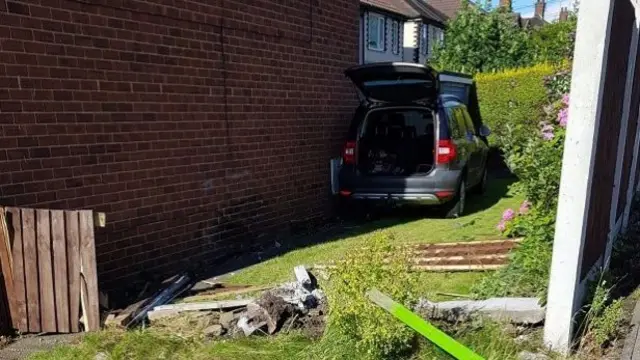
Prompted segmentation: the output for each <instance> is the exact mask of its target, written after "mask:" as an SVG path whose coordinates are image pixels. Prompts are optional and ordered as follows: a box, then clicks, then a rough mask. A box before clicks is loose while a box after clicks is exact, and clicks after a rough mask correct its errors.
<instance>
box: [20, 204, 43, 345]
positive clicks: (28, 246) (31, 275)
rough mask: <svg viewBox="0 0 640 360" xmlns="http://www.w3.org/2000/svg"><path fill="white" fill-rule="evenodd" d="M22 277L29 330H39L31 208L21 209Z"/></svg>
mask: <svg viewBox="0 0 640 360" xmlns="http://www.w3.org/2000/svg"><path fill="white" fill-rule="evenodd" d="M21 213H22V241H23V249H24V250H23V255H24V278H25V282H26V284H27V319H28V321H29V332H32V333H33V332H40V331H41V327H40V289H38V253H37V251H38V247H37V245H36V223H35V212H34V211H33V209H22V210H21Z"/></svg>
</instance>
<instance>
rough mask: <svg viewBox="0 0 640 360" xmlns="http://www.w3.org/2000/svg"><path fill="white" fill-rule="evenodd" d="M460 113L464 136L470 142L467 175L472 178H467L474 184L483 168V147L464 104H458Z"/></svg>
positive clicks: (478, 179)
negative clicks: (464, 130) (462, 119)
mask: <svg viewBox="0 0 640 360" xmlns="http://www.w3.org/2000/svg"><path fill="white" fill-rule="evenodd" d="M460 114H461V116H462V117H463V118H464V123H465V128H466V131H467V133H466V137H467V139H468V140H469V142H470V143H471V147H470V150H469V175H470V176H472V177H473V178H472V179H469V180H470V181H472V182H471V184H476V183H477V182H478V181H480V177H481V176H482V171H483V170H484V169H483V164H484V151H483V149H484V147H483V143H482V140H481V139H480V136H479V135H478V131H477V129H476V128H475V126H474V125H473V121H472V120H471V116H470V115H469V112H468V111H467V108H466V106H464V105H462V106H460Z"/></svg>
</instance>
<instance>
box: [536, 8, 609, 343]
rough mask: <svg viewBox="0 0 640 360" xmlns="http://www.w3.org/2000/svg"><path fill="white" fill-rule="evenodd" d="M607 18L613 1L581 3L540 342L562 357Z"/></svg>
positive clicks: (576, 274)
mask: <svg viewBox="0 0 640 360" xmlns="http://www.w3.org/2000/svg"><path fill="white" fill-rule="evenodd" d="M612 15H613V1H612V0H587V1H583V2H582V3H581V4H580V12H579V14H578V31H577V34H576V47H575V53H574V63H573V75H572V80H571V84H572V85H571V104H570V106H569V121H568V126H567V136H566V140H565V148H564V156H563V159H562V176H561V181H560V198H559V203H558V214H557V219H556V233H555V238H554V244H553V258H552V261H551V276H550V281H549V294H548V297H547V315H546V321H545V329H544V341H545V343H546V344H547V345H548V346H550V347H551V348H553V349H554V350H556V351H560V352H563V353H566V352H568V351H569V348H570V344H571V340H572V338H571V337H572V333H573V328H574V323H573V316H574V314H575V311H576V308H577V306H578V303H579V302H580V301H581V300H582V299H581V298H582V289H581V286H580V285H581V284H580V280H581V279H580V270H581V260H582V253H583V246H584V240H585V229H586V220H587V216H588V213H587V212H588V208H589V199H590V188H591V183H592V175H593V164H594V150H595V146H596V142H597V139H598V134H597V129H598V125H599V120H600V115H601V109H602V106H601V105H602V95H603V94H602V93H603V91H602V90H603V86H604V77H605V74H604V72H605V69H606V61H607V51H608V47H609V35H610V31H611V17H612Z"/></svg>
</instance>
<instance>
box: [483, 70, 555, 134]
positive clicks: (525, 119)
mask: <svg viewBox="0 0 640 360" xmlns="http://www.w3.org/2000/svg"><path fill="white" fill-rule="evenodd" d="M555 71H556V69H555V68H554V67H553V66H551V65H546V64H540V65H535V66H532V67H528V68H522V69H515V70H507V71H503V72H498V73H483V74H477V75H476V76H475V79H476V83H477V86H478V101H479V103H480V111H481V113H482V119H483V120H484V123H485V124H486V125H487V126H488V127H489V128H490V129H491V132H492V135H491V137H490V138H489V141H490V142H491V145H493V146H500V145H501V143H502V142H501V138H502V137H503V136H504V135H505V134H506V129H507V126H509V125H510V126H513V127H515V126H517V125H522V126H523V127H522V128H523V129H524V131H528V130H529V129H530V130H532V131H533V129H535V128H536V127H537V126H538V121H539V119H540V118H541V115H542V114H541V111H542V109H543V107H544V104H545V103H546V100H547V90H546V88H545V86H544V78H545V77H546V76H549V75H552V74H554V73H555Z"/></svg>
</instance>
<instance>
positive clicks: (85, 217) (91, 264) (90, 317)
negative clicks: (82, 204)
mask: <svg viewBox="0 0 640 360" xmlns="http://www.w3.org/2000/svg"><path fill="white" fill-rule="evenodd" d="M80 272H81V274H82V279H83V281H84V284H85V285H86V292H83V294H82V296H81V300H83V301H84V302H83V308H84V309H85V313H84V314H83V317H84V319H85V323H84V324H85V330H86V331H96V330H100V305H99V297H98V270H97V267H96V247H95V236H94V232H93V212H92V211H91V210H83V211H81V212H80ZM84 288H85V287H84V286H81V291H83V289H84Z"/></svg>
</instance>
